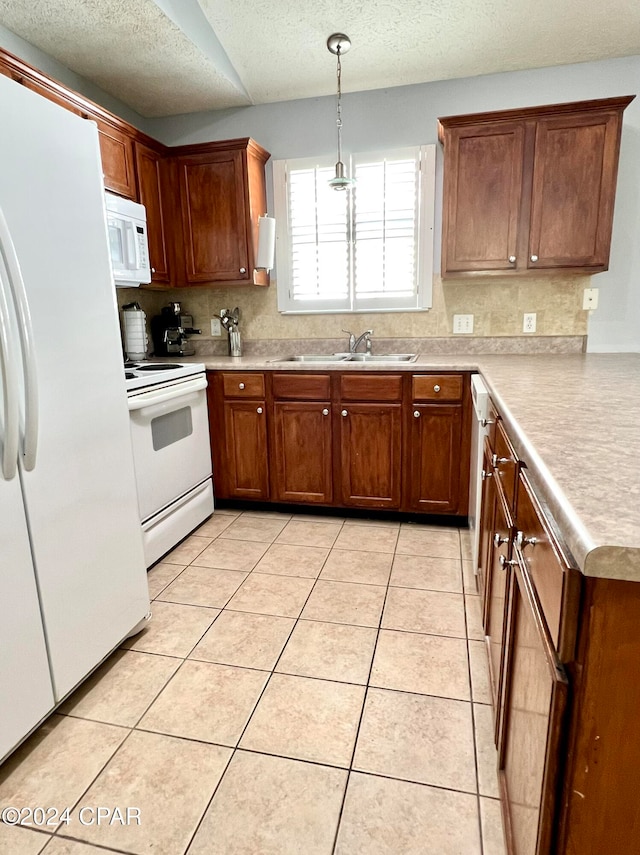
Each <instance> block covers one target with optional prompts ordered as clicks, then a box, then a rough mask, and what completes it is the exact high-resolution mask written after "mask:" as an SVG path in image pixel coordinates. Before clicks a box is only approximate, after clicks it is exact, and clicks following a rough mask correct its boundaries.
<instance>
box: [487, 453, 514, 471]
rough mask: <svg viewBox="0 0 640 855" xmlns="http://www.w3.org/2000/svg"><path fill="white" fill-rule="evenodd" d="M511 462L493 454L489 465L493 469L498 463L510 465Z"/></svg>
mask: <svg viewBox="0 0 640 855" xmlns="http://www.w3.org/2000/svg"><path fill="white" fill-rule="evenodd" d="M511 462H512V461H511V458H510V457H498V455H497V454H494V455H493V457H492V458H491V465H492V466H493V467H494V468H495V467H496V466H498V465H499V464H500V463H511Z"/></svg>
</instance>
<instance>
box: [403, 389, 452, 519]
mask: <svg viewBox="0 0 640 855" xmlns="http://www.w3.org/2000/svg"><path fill="white" fill-rule="evenodd" d="M410 431H411V436H410V440H409V446H410V449H411V461H410V488H409V503H410V508H411V510H414V511H424V512H425V513H448V514H455V513H457V512H458V509H459V505H460V493H461V483H460V447H461V440H462V406H461V405H460V404H413V412H412V418H411V428H410Z"/></svg>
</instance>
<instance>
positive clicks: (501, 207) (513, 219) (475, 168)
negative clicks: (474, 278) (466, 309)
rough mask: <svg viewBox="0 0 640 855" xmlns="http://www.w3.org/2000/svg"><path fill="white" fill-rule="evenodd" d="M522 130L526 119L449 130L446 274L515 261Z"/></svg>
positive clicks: (509, 265)
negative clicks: (523, 120)
mask: <svg viewBox="0 0 640 855" xmlns="http://www.w3.org/2000/svg"><path fill="white" fill-rule="evenodd" d="M524 136H525V128H524V123H523V122H504V123H500V124H499V125H497V124H486V123H483V124H476V125H466V126H463V127H459V128H452V129H451V130H449V131H447V134H446V139H445V152H446V163H445V175H444V224H443V244H442V246H443V256H442V272H443V274H453V273H456V272H464V271H467V270H471V271H481V270H509V269H511V268H514V267H515V265H516V243H517V232H518V222H519V216H520V200H521V194H522V168H523V153H524ZM511 258H512V259H513V261H510V259H511Z"/></svg>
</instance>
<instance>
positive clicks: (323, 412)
mask: <svg viewBox="0 0 640 855" xmlns="http://www.w3.org/2000/svg"><path fill="white" fill-rule="evenodd" d="M322 415H323V416H328V415H329V410H328V409H327V408H326V407H325V408H324V410H323V411H322Z"/></svg>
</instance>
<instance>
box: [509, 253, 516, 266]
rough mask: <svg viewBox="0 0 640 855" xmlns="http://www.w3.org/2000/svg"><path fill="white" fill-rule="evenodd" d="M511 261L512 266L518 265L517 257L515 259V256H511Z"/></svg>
mask: <svg viewBox="0 0 640 855" xmlns="http://www.w3.org/2000/svg"><path fill="white" fill-rule="evenodd" d="M509 261H510V262H511V264H515V263H516V257H515V255H510V256H509Z"/></svg>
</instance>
